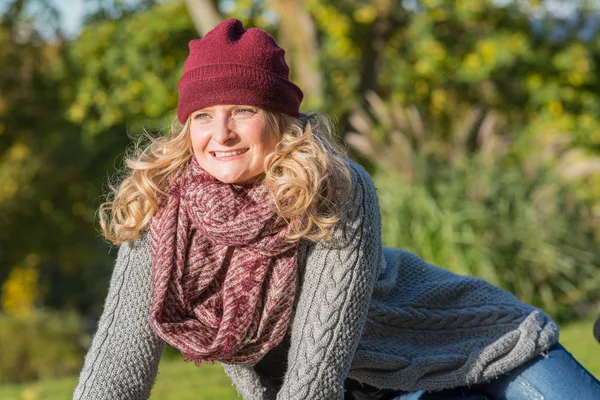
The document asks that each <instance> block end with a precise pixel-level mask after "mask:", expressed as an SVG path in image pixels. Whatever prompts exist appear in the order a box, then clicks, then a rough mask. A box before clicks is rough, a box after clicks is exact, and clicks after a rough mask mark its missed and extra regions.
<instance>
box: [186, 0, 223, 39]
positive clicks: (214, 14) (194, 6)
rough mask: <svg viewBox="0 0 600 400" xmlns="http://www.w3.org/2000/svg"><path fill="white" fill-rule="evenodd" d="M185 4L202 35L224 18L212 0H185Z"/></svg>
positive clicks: (199, 33)
mask: <svg viewBox="0 0 600 400" xmlns="http://www.w3.org/2000/svg"><path fill="white" fill-rule="evenodd" d="M185 5H186V6H187V9H188V13H189V15H190V18H191V19H192V22H193V23H194V27H195V28H196V31H197V32H198V35H200V37H203V36H204V35H206V34H207V33H208V31H210V30H211V29H212V28H214V27H215V26H217V24H218V23H219V22H221V21H222V20H223V17H222V16H221V14H220V13H219V10H218V9H217V7H216V6H215V3H214V2H213V1H212V0H185Z"/></svg>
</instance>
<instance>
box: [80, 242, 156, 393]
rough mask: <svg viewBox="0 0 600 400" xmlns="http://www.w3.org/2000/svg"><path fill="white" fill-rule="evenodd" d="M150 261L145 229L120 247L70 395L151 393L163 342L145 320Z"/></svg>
mask: <svg viewBox="0 0 600 400" xmlns="http://www.w3.org/2000/svg"><path fill="white" fill-rule="evenodd" d="M151 302H152V267H151V256H150V241H149V238H148V237H147V234H143V235H142V237H141V238H140V239H138V240H136V241H134V242H128V243H125V244H123V245H122V246H121V247H120V249H119V254H118V257H117V262H116V265H115V270H114V272H113V275H112V279H111V282H110V287H109V291H108V296H107V298H106V302H105V304H104V311H103V313H102V316H101V317H100V322H99V325H98V330H97V332H96V334H95V335H94V340H93V341H92V346H91V347H90V349H89V351H88V353H87V355H86V357H85V363H84V366H83V370H82V371H81V375H80V376H79V383H78V385H77V387H76V388H75V393H74V396H73V399H76V400H80V399H94V400H102V399H106V400H108V399H112V400H114V399H127V400H138V399H140V400H142V399H147V398H148V397H149V396H150V389H151V388H152V385H153V383H154V380H155V378H156V372H157V369H158V362H159V360H160V356H161V354H162V351H163V348H164V342H163V341H162V340H161V339H160V338H159V337H158V336H157V335H156V334H155V333H154V332H153V331H152V330H151V328H150V325H149V323H148V316H149V314H150V306H151Z"/></svg>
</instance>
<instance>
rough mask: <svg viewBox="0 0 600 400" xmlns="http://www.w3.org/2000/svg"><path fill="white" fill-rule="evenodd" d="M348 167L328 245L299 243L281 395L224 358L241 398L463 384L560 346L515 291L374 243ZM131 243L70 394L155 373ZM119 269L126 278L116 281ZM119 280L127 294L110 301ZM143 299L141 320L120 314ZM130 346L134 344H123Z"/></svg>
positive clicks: (142, 258)
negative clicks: (350, 384)
mask: <svg viewBox="0 0 600 400" xmlns="http://www.w3.org/2000/svg"><path fill="white" fill-rule="evenodd" d="M350 166H351V172H352V177H353V185H354V188H353V198H352V199H350V204H349V205H348V207H347V212H346V213H345V215H343V216H342V219H343V221H342V222H343V223H342V224H341V226H340V229H338V230H337V231H336V232H335V233H334V234H335V236H336V239H337V242H336V244H335V246H334V247H332V246H329V245H327V244H318V245H315V244H310V245H308V243H307V242H303V243H302V244H301V246H300V249H299V254H298V260H299V272H300V276H299V280H298V283H299V289H298V292H297V293H298V294H297V299H296V303H295V308H294V310H295V312H294V315H293V316H292V323H291V340H290V349H289V352H288V367H287V372H286V375H285V377H284V382H283V385H282V387H281V388H280V390H279V392H277V389H276V388H273V387H272V385H271V386H270V383H269V379H268V378H265V377H262V376H261V375H259V374H258V373H257V372H256V371H255V369H254V368H252V367H248V366H240V365H224V367H225V371H226V373H227V374H228V375H229V376H230V378H231V379H232V381H233V382H234V383H235V385H236V387H237V389H238V393H239V394H240V395H241V396H243V398H244V399H245V400H273V399H279V400H296V399H297V400H306V399H311V400H335V399H338V400H339V399H342V398H343V395H344V390H343V384H344V379H345V378H346V376H348V377H351V378H353V379H355V380H357V381H359V382H364V383H367V384H370V385H372V386H375V387H381V388H391V389H400V390H437V389H443V388H450V387H456V386H464V385H468V384H472V383H476V382H482V381H485V380H488V379H490V378H492V377H495V376H497V375H499V374H502V373H504V372H507V371H510V370H511V369H513V368H515V367H516V366H518V365H521V364H522V363H524V362H525V361H527V360H529V359H531V358H533V357H534V356H536V355H538V354H540V353H541V352H543V351H545V350H547V349H548V348H549V347H550V346H552V344H554V343H555V342H556V341H557V339H558V330H557V327H556V325H555V324H554V323H553V322H552V321H551V320H550V318H549V317H548V316H546V315H545V314H544V313H543V312H541V311H540V310H537V309H535V308H533V307H531V306H529V305H527V304H523V303H521V302H520V301H518V300H517V299H516V298H515V297H514V296H513V295H511V294H509V293H507V292H505V291H503V290H501V289H499V288H496V287H494V286H492V285H490V284H488V283H486V282H484V281H482V280H480V279H476V278H472V277H463V276H458V275H455V274H452V273H450V272H448V271H446V270H444V269H441V268H437V267H435V266H433V265H431V264H428V263H426V262H424V261H423V260H421V259H420V258H419V257H417V256H415V255H412V254H410V253H408V252H406V251H403V250H399V249H389V248H382V245H381V238H380V228H381V225H380V215H379V207H378V204H377V198H376V192H375V188H374V187H373V184H372V182H371V179H370V177H369V176H368V174H367V173H366V172H365V171H364V170H363V169H362V168H361V167H360V166H358V165H356V164H354V163H352V162H350ZM138 246H140V247H142V248H145V249H146V250H145V252H146V254H145V255H143V254H141V253H139V254H137V255H136V256H135V258H133V257H132V259H131V265H130V266H129V267H126V266H125V264H127V258H126V257H125V256H124V255H122V254H128V253H129V249H128V247H129V245H127V246H124V247H123V248H124V249H125V250H123V248H122V249H121V251H120V253H119V254H120V255H119V259H118V261H117V268H116V270H115V274H114V275H113V282H112V283H111V291H110V292H109V299H108V300H107V307H106V309H105V312H104V315H103V316H102V319H101V324H100V330H99V331H98V333H97V334H96V337H95V338H94V343H93V345H92V348H91V350H90V353H89V354H88V356H87V357H86V363H85V366H84V370H83V371H82V375H81V378H80V379H81V380H80V383H79V385H78V387H77V390H76V398H78V399H109V398H110V399H142V398H147V397H143V396H147V392H148V391H149V389H150V386H151V385H152V381H153V379H154V373H152V374H147V373H145V374H140V373H139V371H141V370H144V371H146V370H147V369H148V368H149V369H150V370H152V368H155V366H156V364H157V363H158V358H159V355H160V352H159V351H156V350H155V349H156V347H154V346H149V345H148V346H147V348H146V350H139V349H140V346H144V345H143V343H155V341H156V336H155V335H154V334H153V332H152V331H151V330H150V329H149V327H148V321H147V318H148V314H149V309H150V302H151V293H150V269H151V267H150V253H149V244H148V239H147V237H146V236H144V237H142V238H141V239H140V240H138V241H136V242H135V247H134V248H138ZM132 254H135V251H134V252H132ZM133 266H135V268H133ZM125 269H126V270H127V271H130V272H131V274H129V275H126V276H123V271H124V270H125ZM119 271H120V272H119ZM142 281H143V282H142ZM119 285H124V286H126V287H130V286H131V287H132V288H135V289H133V291H132V292H131V293H128V296H126V297H125V298H121V300H120V301H118V302H117V301H116V300H115V299H116V298H117V297H118V296H116V295H115V293H116V289H115V287H119ZM138 287H139V288H138ZM138 289H139V290H138ZM144 289H145V290H144ZM129 303H131V304H129ZM141 303H144V304H145V305H144V306H143V307H141V308H139V309H138V311H137V312H138V313H139V315H135V314H134V313H133V311H125V312H123V311H120V310H119V309H120V308H125V309H127V310H130V309H133V308H134V306H133V305H132V304H141ZM115 307H116V309H115ZM122 313H124V314H125V315H128V316H130V317H134V316H135V318H132V319H131V320H128V321H127V323H121V324H117V325H114V324H113V325H112V326H113V328H111V329H110V330H109V329H108V327H107V325H110V323H108V322H107V321H109V320H111V319H112V317H111V315H113V314H117V315H123V314H122ZM107 332H108V334H107ZM140 343H142V344H140ZM132 346H136V350H135V351H127V350H128V347H132ZM148 366H149V367H148ZM199 379H201V377H200V378H199ZM86 387H87V388H90V389H88V390H86V391H85V395H82V393H83V390H84V388H86ZM101 388H102V389H106V392H102V391H101ZM115 388H118V390H117V389H115ZM91 389H94V390H96V391H94V390H91ZM109 391H110V393H109ZM96 393H99V394H100V395H96Z"/></svg>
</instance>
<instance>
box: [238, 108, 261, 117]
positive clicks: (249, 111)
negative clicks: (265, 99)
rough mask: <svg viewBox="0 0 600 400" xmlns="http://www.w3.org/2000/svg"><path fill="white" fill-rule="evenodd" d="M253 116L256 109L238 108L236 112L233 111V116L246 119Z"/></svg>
mask: <svg viewBox="0 0 600 400" xmlns="http://www.w3.org/2000/svg"><path fill="white" fill-rule="evenodd" d="M253 114H256V109H254V108H238V109H237V110H235V115H240V116H244V117H246V116H250V115H253Z"/></svg>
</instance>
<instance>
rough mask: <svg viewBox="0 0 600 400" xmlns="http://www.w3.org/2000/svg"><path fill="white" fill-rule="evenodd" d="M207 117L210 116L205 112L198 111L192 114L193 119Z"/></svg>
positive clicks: (204, 118)
mask: <svg viewBox="0 0 600 400" xmlns="http://www.w3.org/2000/svg"><path fill="white" fill-rule="evenodd" d="M209 117H210V115H208V114H207V113H203V112H199V113H197V114H196V115H194V119H195V120H206V119H208V118H209Z"/></svg>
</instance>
